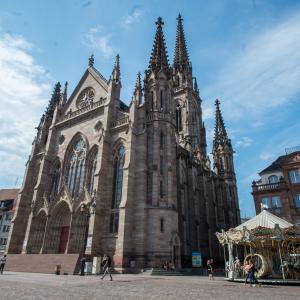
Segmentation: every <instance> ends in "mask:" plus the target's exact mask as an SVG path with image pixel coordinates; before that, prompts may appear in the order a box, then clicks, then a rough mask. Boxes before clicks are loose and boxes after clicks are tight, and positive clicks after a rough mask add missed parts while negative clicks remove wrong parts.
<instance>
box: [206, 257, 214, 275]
mask: <svg viewBox="0 0 300 300" xmlns="http://www.w3.org/2000/svg"><path fill="white" fill-rule="evenodd" d="M213 263H214V261H213V259H212V258H211V259H209V260H208V261H207V273H208V278H209V280H214V279H215V278H214V266H213Z"/></svg>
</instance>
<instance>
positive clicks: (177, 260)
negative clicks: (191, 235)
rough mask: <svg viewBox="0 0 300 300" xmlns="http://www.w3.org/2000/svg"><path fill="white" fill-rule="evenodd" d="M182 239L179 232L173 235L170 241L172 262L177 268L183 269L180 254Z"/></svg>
mask: <svg viewBox="0 0 300 300" xmlns="http://www.w3.org/2000/svg"><path fill="white" fill-rule="evenodd" d="M180 245H181V244H180V238H179V235H178V233H177V232H174V233H172V236H171V240H170V248H171V249H170V250H171V257H172V262H173V264H174V266H175V268H181V254H180Z"/></svg>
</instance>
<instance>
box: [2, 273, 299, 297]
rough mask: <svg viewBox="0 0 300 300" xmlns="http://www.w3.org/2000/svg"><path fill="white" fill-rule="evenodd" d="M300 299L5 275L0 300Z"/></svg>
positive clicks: (195, 282)
mask: <svg viewBox="0 0 300 300" xmlns="http://www.w3.org/2000/svg"><path fill="white" fill-rule="evenodd" d="M271 298H272V300H277V299H278V300H279V299H280V300H282V299H284V300H288V299H293V300H296V299H300V287H288V286H262V287H249V286H244V285H243V284H238V283H230V282H226V281H224V280H223V279H221V278H217V279H216V280H215V281H209V280H208V279H207V278H206V277H197V276H193V277H189V276H171V277H166V276H160V277H159V276H150V275H114V280H113V281H109V279H108V278H107V279H105V280H104V281H102V280H100V278H99V277H98V276H85V277H80V276H72V275H60V276H56V275H51V274H37V273H35V274H34V273H13V272H6V273H5V274H4V275H1V276H0V299H1V300H10V299H14V300H15V299H18V300H23V299H26V300H27V299H28V300H36V299H41V300H42V299H49V300H51V299H56V300H57V299H63V300H68V299H72V300H76V299H91V300H93V299H126V300H129V299H172V300H175V299H184V300H186V299H206V300H209V299H224V300H228V299H241V300H243V299H247V300H249V299H256V300H258V299H271Z"/></svg>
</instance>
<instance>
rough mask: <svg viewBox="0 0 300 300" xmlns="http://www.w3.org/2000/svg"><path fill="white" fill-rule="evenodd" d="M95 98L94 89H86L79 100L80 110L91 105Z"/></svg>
mask: <svg viewBox="0 0 300 300" xmlns="http://www.w3.org/2000/svg"><path fill="white" fill-rule="evenodd" d="M94 96H95V92H94V90H93V89H92V88H86V89H84V90H83V91H82V92H81V93H80V95H79V97H78V99H77V106H78V108H83V107H86V106H88V105H90V104H91V103H92V102H93V101H94Z"/></svg>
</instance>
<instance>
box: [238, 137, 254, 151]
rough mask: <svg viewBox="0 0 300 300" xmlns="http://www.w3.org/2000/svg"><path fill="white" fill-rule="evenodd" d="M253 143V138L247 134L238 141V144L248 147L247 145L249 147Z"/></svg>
mask: <svg viewBox="0 0 300 300" xmlns="http://www.w3.org/2000/svg"><path fill="white" fill-rule="evenodd" d="M252 143H253V140H252V139H251V138H249V137H247V136H243V137H242V138H240V139H239V140H238V141H237V142H236V145H237V146H240V147H243V148H246V147H249V146H250V145H251V144H252Z"/></svg>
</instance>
